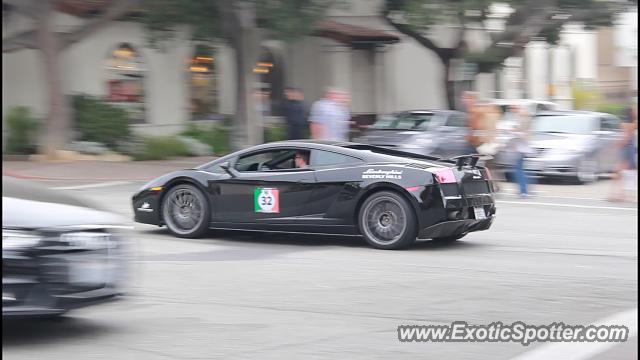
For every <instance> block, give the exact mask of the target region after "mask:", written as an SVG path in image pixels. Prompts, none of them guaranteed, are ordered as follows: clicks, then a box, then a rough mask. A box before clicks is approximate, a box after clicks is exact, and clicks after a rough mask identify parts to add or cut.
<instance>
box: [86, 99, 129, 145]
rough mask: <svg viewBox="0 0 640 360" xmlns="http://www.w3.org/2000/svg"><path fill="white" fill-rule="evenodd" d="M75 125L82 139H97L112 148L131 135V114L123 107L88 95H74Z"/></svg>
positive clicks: (96, 140)
mask: <svg viewBox="0 0 640 360" xmlns="http://www.w3.org/2000/svg"><path fill="white" fill-rule="evenodd" d="M73 111H74V127H75V129H76V130H78V132H79V133H80V138H81V140H85V141H95V142H99V143H102V144H105V145H107V146H109V147H111V148H113V147H115V146H116V144H117V142H118V141H119V140H124V139H126V138H128V137H129V135H130V133H131V131H130V129H129V115H128V114H127V111H126V110H125V109H123V108H120V107H117V106H114V105H111V104H109V103H107V102H105V101H102V100H100V99H98V98H94V97H91V96H87V95H75V96H74V97H73Z"/></svg>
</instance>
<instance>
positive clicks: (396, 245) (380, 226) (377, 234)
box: [358, 191, 418, 250]
mask: <svg viewBox="0 0 640 360" xmlns="http://www.w3.org/2000/svg"><path fill="white" fill-rule="evenodd" d="M358 225H359V227H360V232H361V233H362V235H363V236H364V238H365V240H366V241H367V242H368V243H369V244H370V245H371V246H373V247H375V248H378V249H385V250H393V249H401V248H405V247H408V246H409V245H411V244H413V242H414V241H415V240H416V236H417V230H418V226H417V221H416V215H415V213H414V211H413V209H412V208H411V204H409V202H408V201H407V200H406V199H405V198H404V197H402V196H401V195H400V194H397V193H394V192H391V191H380V192H376V193H374V194H372V195H371V196H369V197H368V198H367V199H366V200H365V201H364V203H363V204H362V207H361V208H360V212H359V214H358Z"/></svg>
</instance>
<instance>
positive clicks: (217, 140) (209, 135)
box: [181, 123, 231, 155]
mask: <svg viewBox="0 0 640 360" xmlns="http://www.w3.org/2000/svg"><path fill="white" fill-rule="evenodd" d="M181 135H184V136H188V137H191V138H194V139H196V140H198V141H200V142H201V143H203V144H207V145H209V146H210V147H211V151H212V152H213V153H214V154H216V155H224V154H227V153H229V152H230V151H231V144H230V139H229V136H230V132H229V130H228V128H227V127H225V126H204V125H201V126H198V125H196V124H194V123H190V124H189V127H188V128H187V130H185V131H183V132H182V133H181Z"/></svg>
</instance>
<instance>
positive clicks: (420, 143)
mask: <svg viewBox="0 0 640 360" xmlns="http://www.w3.org/2000/svg"><path fill="white" fill-rule="evenodd" d="M467 133H468V128H467V118H466V114H465V113H463V112H459V111H453V110H412V111H401V112H397V113H393V114H390V115H385V116H382V117H381V118H380V119H378V121H376V122H375V123H374V124H373V125H372V126H371V127H369V129H368V130H367V131H366V132H365V133H364V134H363V135H362V136H360V137H358V138H355V139H354V142H358V143H363V144H370V145H376V146H381V147H387V148H397V149H398V150H402V151H406V152H411V153H415V154H420V155H434V156H439V157H445V158H446V157H453V156H457V155H463V154H464V152H465V150H466V148H467V140H466V135H467Z"/></svg>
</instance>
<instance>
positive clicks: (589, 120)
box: [531, 115, 596, 135]
mask: <svg viewBox="0 0 640 360" xmlns="http://www.w3.org/2000/svg"><path fill="white" fill-rule="evenodd" d="M595 120H596V119H595V118H594V117H592V116H585V115H556V116H538V117H536V118H534V119H533V123H532V125H531V130H532V131H535V132H546V133H563V134H582V135H586V134H590V133H591V132H592V131H593V130H595V125H596V121H595Z"/></svg>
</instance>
